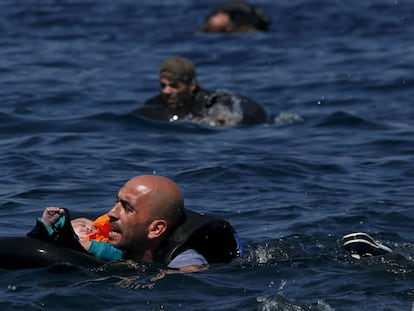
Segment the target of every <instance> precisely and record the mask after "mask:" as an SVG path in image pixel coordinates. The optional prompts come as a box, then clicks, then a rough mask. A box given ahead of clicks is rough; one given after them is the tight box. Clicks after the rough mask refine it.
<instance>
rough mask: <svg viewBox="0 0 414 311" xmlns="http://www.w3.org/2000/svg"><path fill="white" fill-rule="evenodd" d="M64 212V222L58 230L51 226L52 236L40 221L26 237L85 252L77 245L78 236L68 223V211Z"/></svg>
mask: <svg viewBox="0 0 414 311" xmlns="http://www.w3.org/2000/svg"><path fill="white" fill-rule="evenodd" d="M64 210H65V215H64V222H63V223H62V224H61V227H60V228H58V227H56V226H53V227H52V228H53V233H52V234H50V233H49V231H48V230H47V227H46V226H45V225H44V224H43V223H42V222H41V221H40V220H37V221H36V225H35V227H34V228H33V229H32V230H31V231H30V232H29V233H27V236H29V237H31V238H35V239H40V240H44V241H48V242H53V243H55V244H58V245H61V246H66V247H70V248H72V249H75V250H78V251H81V252H86V250H85V249H84V248H83V247H82V245H81V244H80V243H79V239H78V236H77V235H76V234H75V232H74V231H73V228H72V224H71V223H70V214H69V211H68V210H67V209H64Z"/></svg>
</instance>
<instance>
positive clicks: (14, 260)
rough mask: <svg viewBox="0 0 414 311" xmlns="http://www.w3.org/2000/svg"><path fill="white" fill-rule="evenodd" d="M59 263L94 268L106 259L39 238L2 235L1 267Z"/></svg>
mask: <svg viewBox="0 0 414 311" xmlns="http://www.w3.org/2000/svg"><path fill="white" fill-rule="evenodd" d="M58 263H59V264H60V263H61V264H71V265H76V266H81V267H84V268H94V267H99V266H101V265H103V264H104V263H105V261H102V260H99V259H98V258H96V257H93V256H91V255H88V254H87V253H82V252H80V251H76V250H73V249H70V248H67V247H63V246H59V245H56V244H53V243H50V242H46V241H43V240H39V239H33V238H29V237H0V268H3V269H32V268H42V267H48V266H50V265H53V264H58Z"/></svg>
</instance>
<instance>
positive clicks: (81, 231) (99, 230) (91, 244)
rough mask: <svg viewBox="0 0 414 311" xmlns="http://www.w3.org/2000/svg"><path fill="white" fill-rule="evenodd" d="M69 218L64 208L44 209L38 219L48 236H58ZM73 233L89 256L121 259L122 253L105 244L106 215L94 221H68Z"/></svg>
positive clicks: (109, 227)
mask: <svg viewBox="0 0 414 311" xmlns="http://www.w3.org/2000/svg"><path fill="white" fill-rule="evenodd" d="M67 218H69V216H68V213H67V212H66V210H65V209H64V208H60V207H54V206H51V207H46V209H45V210H44V212H43V214H42V218H41V219H38V225H39V222H41V223H42V224H43V225H44V227H45V229H46V230H47V231H48V233H49V235H53V234H54V233H55V232H56V233H57V234H59V229H60V228H63V227H64V226H65V222H66V221H67ZM70 224H71V226H72V229H73V232H74V233H75V234H76V238H77V239H78V241H79V243H80V245H82V247H83V248H84V249H85V250H86V251H87V252H88V253H89V254H91V255H93V256H95V257H97V258H99V259H103V260H118V259H122V258H123V252H122V251H121V250H119V249H117V248H115V247H113V246H112V245H110V244H108V243H106V242H107V241H108V234H109V231H110V230H111V226H110V224H109V216H108V215H107V214H105V215H102V216H100V217H98V218H97V219H96V220H95V221H92V220H90V219H88V218H83V217H81V218H75V219H73V220H72V221H70Z"/></svg>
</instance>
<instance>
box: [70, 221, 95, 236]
mask: <svg viewBox="0 0 414 311" xmlns="http://www.w3.org/2000/svg"><path fill="white" fill-rule="evenodd" d="M71 224H72V228H73V231H75V233H76V235H77V236H78V237H79V239H81V240H84V239H86V236H87V235H88V234H90V233H94V232H96V228H95V226H94V225H93V221H92V220H90V219H87V218H75V219H73V220H72V221H71Z"/></svg>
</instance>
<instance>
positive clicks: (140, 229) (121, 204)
mask: <svg viewBox="0 0 414 311" xmlns="http://www.w3.org/2000/svg"><path fill="white" fill-rule="evenodd" d="M183 208H184V200H183V196H182V193H181V191H180V189H179V188H178V186H177V185H176V184H175V183H174V182H173V181H171V180H170V179H168V178H165V177H161V176H153V175H143V176H137V177H133V178H131V179H130V180H129V181H128V182H127V183H126V184H125V185H124V186H123V187H122V188H121V189H120V190H119V192H118V195H117V203H116V204H115V205H114V206H113V208H112V209H111V210H110V211H109V213H108V215H109V217H110V224H111V231H110V233H109V236H108V238H109V239H108V243H110V244H111V245H113V246H115V247H117V248H119V249H121V250H123V251H124V252H125V258H127V259H138V260H143V261H153V258H154V254H155V253H156V251H157V249H158V248H159V246H160V245H161V243H162V241H163V240H164V239H165V238H166V237H168V235H169V234H170V232H171V231H172V230H174V229H175V228H176V227H177V226H178V224H179V222H180V221H181V217H182V214H183Z"/></svg>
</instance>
